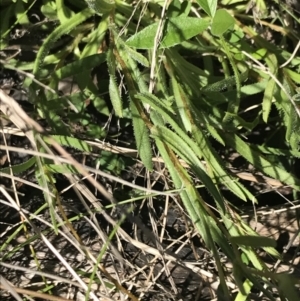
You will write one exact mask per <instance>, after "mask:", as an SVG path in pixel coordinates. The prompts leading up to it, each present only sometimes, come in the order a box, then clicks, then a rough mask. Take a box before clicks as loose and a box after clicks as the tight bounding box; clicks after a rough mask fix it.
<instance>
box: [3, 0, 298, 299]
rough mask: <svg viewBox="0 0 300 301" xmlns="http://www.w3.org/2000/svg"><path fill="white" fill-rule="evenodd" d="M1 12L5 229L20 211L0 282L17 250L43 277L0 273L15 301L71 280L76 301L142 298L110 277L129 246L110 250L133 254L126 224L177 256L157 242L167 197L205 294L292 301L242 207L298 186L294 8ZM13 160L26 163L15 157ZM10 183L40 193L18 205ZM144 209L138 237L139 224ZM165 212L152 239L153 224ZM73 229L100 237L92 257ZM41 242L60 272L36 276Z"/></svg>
mask: <svg viewBox="0 0 300 301" xmlns="http://www.w3.org/2000/svg"><path fill="white" fill-rule="evenodd" d="M0 9H1V16H2V18H1V20H0V26H1V49H0V51H1V52H0V55H1V61H0V63H1V66H2V71H3V72H2V74H4V73H5V72H8V70H10V71H11V72H13V73H9V74H13V75H12V78H14V81H13V84H12V85H10V86H9V87H7V86H5V79H3V83H2V87H1V89H2V90H1V94H0V97H1V107H0V108H1V111H2V114H3V115H1V121H2V123H3V128H2V132H3V139H2V140H3V143H2V146H1V150H4V156H5V157H4V160H3V162H2V163H1V164H2V165H3V167H2V168H1V169H0V172H1V175H2V176H3V178H6V179H10V180H11V182H10V184H7V183H6V185H11V188H12V190H11V191H12V192H11V193H8V192H7V191H6V190H5V189H4V188H2V187H1V193H2V197H1V206H3V208H6V209H5V210H7V209H8V208H10V209H9V210H8V213H7V215H6V217H9V219H10V218H11V216H13V215H15V214H16V213H18V215H19V222H18V223H17V224H16V225H10V222H8V221H7V228H6V230H5V231H4V232H3V233H4V234H3V235H1V236H0V237H1V245H0V252H1V253H0V254H1V261H0V266H1V269H3V271H4V270H5V273H8V275H9V272H8V271H12V270H14V269H16V270H18V269H19V268H20V267H16V266H17V265H16V261H17V259H16V257H17V256H19V255H18V254H19V253H18V252H20V251H21V252H23V251H24V250H25V248H29V252H30V254H31V255H30V256H32V257H33V258H34V262H35V270H36V271H35V273H36V275H39V277H40V279H41V280H42V281H41V283H42V284H41V283H39V284H38V285H36V289H32V290H31V289H30V288H25V286H24V285H23V284H20V283H19V282H14V281H13V277H14V276H11V277H10V276H8V279H9V280H10V281H11V282H12V283H13V284H8V282H7V280H5V279H4V277H2V278H3V279H2V280H3V281H2V280H1V281H2V282H1V288H2V289H5V290H6V291H7V292H10V293H11V295H13V296H14V297H15V298H16V299H17V300H18V298H20V295H21V294H24V295H26V296H32V297H39V298H44V299H47V298H48V299H49V300H50V298H52V297H53V298H56V297H54V296H52V295H57V294H60V295H61V296H66V295H64V291H63V288H66V287H68V285H71V286H72V287H76V286H77V287H79V288H80V290H81V291H82V292H83V297H82V298H83V299H82V300H84V298H85V300H89V299H93V300H102V297H103V296H104V295H105V296H107V297H113V298H117V297H116V296H117V295H116V294H125V295H126V296H128V297H129V298H131V299H132V300H143V298H145V297H144V296H146V295H147V293H148V291H147V289H145V291H143V290H141V289H140V288H139V285H140V284H138V281H137V280H136V282H135V284H133V285H132V282H134V280H128V279H129V278H126V276H128V272H127V274H126V273H125V272H124V271H123V272H124V275H125V276H124V279H121V278H120V276H119V275H118V274H119V271H118V269H120V266H119V265H121V266H123V267H124V258H126V254H125V253H126V252H124V253H122V252H121V251H123V250H122V248H121V247H119V248H117V247H116V244H117V242H120V241H123V242H124V241H127V243H129V244H132V245H134V246H135V247H137V248H141V249H142V250H143V251H145V245H144V244H142V243H141V242H138V241H137V240H138V239H137V238H136V237H135V238H134V239H133V238H132V237H130V235H129V232H130V231H129V230H132V229H135V230H137V229H138V230H141V231H142V232H144V234H145V235H148V236H149V239H150V241H152V245H151V243H149V244H150V245H151V247H149V248H150V249H149V250H150V251H149V250H148V252H150V254H152V255H157V256H158V257H159V258H165V259H167V260H171V261H172V260H173V261H174V260H175V257H174V256H175V255H174V254H173V253H172V254H173V255H172V254H171V255H170V253H168V251H167V247H165V245H164V244H163V242H164V243H165V241H164V239H163V238H164V237H165V236H164V231H165V229H166V223H167V222H166V216H167V213H168V210H169V208H170V207H169V202H171V201H170V200H172V204H174V206H175V205H176V206H177V209H179V208H181V209H182V210H183V212H184V216H185V218H187V224H188V227H187V228H186V232H188V231H189V229H188V228H189V227H192V228H193V229H194V230H195V231H196V233H197V234H196V235H197V236H196V237H197V240H198V241H199V242H201V245H202V248H205V250H207V252H208V254H210V256H211V258H213V260H214V271H213V272H212V273H211V272H209V273H208V274H209V275H207V274H205V272H203V271H204V270H205V269H206V268H207V267H203V268H202V272H201V269H198V270H197V271H196V273H200V274H201V275H202V277H204V275H206V277H208V278H210V280H211V281H204V282H205V285H207V286H210V287H213V285H211V282H213V281H212V279H213V280H214V281H216V283H218V289H215V293H214V294H216V295H217V296H218V298H219V300H237V301H238V300H250V299H251V298H252V296H253V295H258V294H259V293H261V294H262V295H264V297H265V298H267V299H268V300H276V298H280V300H298V299H299V296H298V293H297V285H298V284H299V283H298V284H297V280H296V279H294V278H293V277H292V276H291V275H288V274H287V273H284V274H279V273H276V271H274V270H272V268H270V266H269V265H268V264H267V262H266V261H265V260H264V259H263V258H262V257H261V256H260V255H259V250H264V252H265V254H268V255H269V256H271V257H273V258H276V259H280V258H281V259H282V257H281V255H280V254H279V252H278V250H276V248H275V247H276V242H275V240H274V239H272V238H267V237H261V236H259V234H257V233H256V232H255V229H252V228H250V227H249V225H248V224H247V222H246V221H245V220H244V219H243V218H242V217H241V214H242V212H241V211H240V210H239V209H240V208H241V207H244V206H246V205H247V204H248V206H249V207H251V206H253V204H257V203H258V197H259V196H260V191H258V190H257V186H253V185H249V181H250V182H251V183H256V182H259V183H260V184H262V185H265V186H266V185H267V187H270V185H271V186H272V185H273V187H274V185H275V184H274V183H276V185H278V186H285V187H289V189H290V190H289V191H292V193H290V195H289V197H290V200H291V201H296V199H297V191H299V189H300V179H299V178H298V177H297V170H295V168H294V166H296V164H297V158H299V157H300V151H299V143H300V135H299V133H300V110H299V101H300V98H299V95H300V94H299V89H298V86H299V84H300V56H299V48H300V42H299V41H300V36H299V27H300V22H299V15H300V13H299V7H298V6H297V1H296V2H295V3H293V2H291V1H287V3H285V2H284V1H267V0H265V1H263V0H255V1H234V0H220V1H217V0H197V1H186V0H182V1H181V0H174V1H167V0H166V1H148V2H143V1H131V0H127V1H121V0H116V1H113V0H94V1H91V0H89V1H88V0H86V1H84V0H76V1H67V0H65V1H62V0H56V1H54V0H44V1H34V0H32V1H21V0H18V1H2V2H1V4H0ZM16 90H18V91H21V90H22V91H23V93H24V95H25V101H24V100H23V101H21V100H20V96H19V95H17V94H16V93H15V92H16ZM24 102H25V103H27V105H24ZM4 120H5V122H4ZM12 128H18V129H19V130H20V131H19V132H18V133H17V134H18V135H19V136H18V137H19V138H17V139H21V138H20V135H22V134H23V135H25V137H26V141H27V142H26V143H28V141H29V143H30V146H29V150H28V149H27V150H26V149H24V148H23V146H21V148H16V147H14V145H13V143H11V142H10V139H11V136H4V134H6V135H8V134H9V135H15V134H16V132H13V130H12ZM256 134H257V135H259V138H257V135H256ZM7 139H8V140H7ZM17 141H19V140H17ZM16 151H18V152H19V153H26V154H27V155H28V157H26V158H25V159H26V160H25V159H24V158H23V157H22V158H23V159H24V160H23V159H22V160H21V161H20V162H14V159H13V157H11V155H10V154H12V153H13V152H16ZM235 158H238V159H239V161H238V162H241V163H240V164H239V165H237V164H236V163H235ZM245 172H247V175H248V178H247V177H246V176H245ZM138 173H139V177H138V175H137V174H138ZM28 174H29V175H28ZM298 176H299V173H298ZM20 178H22V179H23V183H25V185H32V187H34V189H36V191H38V190H40V191H42V192H43V194H42V195H41V197H40V200H39V201H38V202H37V203H38V204H39V205H38V206H35V208H34V207H30V209H28V207H26V206H27V203H28V202H29V201H27V203H26V202H25V203H26V205H24V204H25V203H24V201H20V200H19V196H18V187H19V186H20V185H19V184H18V183H21V182H20V181H22V179H21V180H20ZM125 178H126V180H125ZM25 179H27V180H29V181H27V182H24V180H25ZM66 179H67V180H68V181H69V182H70V184H71V186H72V189H73V190H74V191H75V194H74V195H72V198H73V201H72V202H74V197H76V199H77V200H78V201H77V202H75V203H76V204H75V205H74V204H73V203H72V204H71V205H70V204H69V203H68V202H67V201H66V199H65V197H64V193H65V192H66V191H67V190H69V189H70V187H67V188H66V187H64V188H61V187H60V185H59V184H60V183H59V182H60V181H65V180H66ZM245 180H247V181H245ZM271 182H272V184H270V183H271ZM268 185H269V186H268ZM265 186H264V187H265ZM259 187H261V186H259ZM26 189H28V187H27V188H26ZM26 189H25V192H26V193H28V190H26ZM94 191H97V192H96V196H95V192H94ZM25 195H26V194H25ZM5 199H6V201H5ZM41 199H42V200H41ZM99 199H101V201H99ZM141 200H143V202H142V204H141V203H140V201H141ZM87 201H88V202H87ZM78 203H79V204H80V206H79V204H78ZM31 204H32V202H31ZM128 204H129V205H128ZM143 204H147V205H145V206H147V210H146V211H147V212H146V215H147V216H150V220H151V221H152V223H151V226H152V228H153V229H152V230H151V231H150V230H149V225H147V223H145V222H144V223H143V222H142V220H141V219H140V218H139V217H138V214H142V213H141V212H144V211H143V210H142V209H141V208H142V207H143ZM162 204H163V205H162ZM268 205H269V206H271V205H273V204H271V203H269V204H268ZM74 206H75V207H74ZM76 206H79V207H78V208H77V207H76ZM164 206H165V209H164V213H162V212H160V215H161V216H162V219H163V222H162V223H161V227H159V230H158V228H157V225H155V222H153V221H154V220H155V219H156V222H157V223H158V221H159V220H160V219H159V217H160V216H157V215H158V212H159V210H160V209H159V208H160V207H164ZM37 207H38V208H37ZM33 208H34V209H33ZM3 210H4V209H3ZM16 210H17V211H16ZM40 214H42V218H41V217H39V215H40ZM99 219H100V220H101V222H100V221H99ZM79 221H81V222H84V223H86V224H88V225H89V227H91V228H92V229H93V231H95V232H96V233H97V237H98V238H99V239H98V240H102V244H101V247H99V249H98V254H96V255H95V252H93V251H92V248H91V245H90V244H89V243H90V241H86V240H85V239H84V235H83V234H82V233H81V232H80V230H79V228H78V227H79V226H78V225H79V223H80V222H79ZM145 224H146V225H145ZM41 225H42V226H41ZM101 225H102V226H101ZM103 225H104V226H103ZM147 229H148V230H147ZM53 233H54V234H55V235H54V236H53ZM185 235H188V234H185ZM59 236H60V237H62V236H64V237H65V239H68V245H66V246H65V247H66V248H67V246H68V247H69V248H70V250H71V248H74V250H76V252H78V254H80V256H82V258H84V260H85V265H88V266H89V267H90V269H88V270H87V269H84V268H83V267H82V266H76V267H74V266H72V264H70V262H68V260H67V258H64V256H63V255H61V254H63V252H62V245H61V244H60V245H59V246H60V247H58V246H56V247H53V245H55V243H54V238H53V237H59ZM176 239H179V238H178V237H177V238H176ZM12 242H14V243H12ZM16 242H17V243H16ZM41 242H43V243H44V244H45V248H47V252H50V254H51V256H52V255H53V254H54V257H55V258H56V260H57V259H58V260H59V262H60V265H62V266H64V268H65V271H64V273H65V274H63V275H53V274H51V275H52V276H51V275H50V274H49V273H45V268H44V266H43V263H42V260H41V259H40V257H39V255H38V252H37V250H38V249H39V243H41ZM190 244H191V245H192V244H193V243H192V242H191V241H190ZM22 250H23V251H22ZM72 250H73V249H72ZM72 252H75V251H72ZM109 252H111V253H112V254H113V256H114V259H111V261H112V262H113V261H114V260H117V261H118V266H117V265H114V268H115V269H116V270H113V271H111V270H108V269H107V267H106V265H105V260H106V259H105V258H106V256H108V255H107V254H108V253H109ZM60 253H61V254H60ZM124 254H125V255H124ZM127 255H128V253H127ZM224 258H226V261H227V263H228V262H230V264H231V269H230V271H228V265H227V263H226V264H225V263H224ZM104 259H105V260H104ZM9 262H11V263H12V264H15V267H13V266H11V265H9V264H8V263H9ZM82 262H83V260H82ZM164 264H165V265H164V266H163V267H164V268H165V269H166V275H169V276H170V275H171V276H170V277H172V272H170V271H169V272H168V268H167V266H166V262H165V263H164ZM24 266H25V267H26V269H27V272H29V270H30V268H29V267H28V266H26V265H24ZM128 267H130V269H133V267H132V266H131V265H130V264H129V265H128ZM188 267H189V268H191V266H190V265H189V266H188ZM23 268H24V267H23ZM130 273H133V272H132V270H131V272H130ZM168 273H169V274H168ZM12 275H15V274H13V273H12ZM154 275H155V273H154ZM59 276H62V277H60V278H59ZM51 277H52V278H51ZM63 277H64V278H63ZM71 277H72V279H73V280H72V281H70V280H69V279H71ZM155 277H156V276H155ZM50 279H52V280H51V281H50ZM126 279H127V281H126ZM130 279H131V278H130ZM134 279H137V278H134ZM155 279H156V278H155ZM53 280H54V282H53ZM55 281H56V282H55ZM169 281H170V283H171V287H172V289H171V292H172V293H171V296H172V298H173V299H174V300H179V299H180V298H181V297H178V296H179V295H178V294H179V293H178V291H177V290H176V285H175V284H174V283H173V284H172V281H171V280H169ZM57 282H59V283H61V288H59V289H58V288H57V287H56V288H55V285H54V284H53V283H57ZM26 285H27V284H26ZM152 285H153V286H154V287H155V285H156V284H155V281H154V284H152ZM96 286H97V287H98V286H99V287H101V289H98V290H97V289H96V288H95V287H96ZM60 289H61V290H60ZM156 290H157V288H156ZM258 292H259V293H258ZM160 293H161V292H160ZM101 294H102V295H101ZM176 294H177V295H176ZM46 295H47V296H46ZM17 296H18V297H17ZM221 296H222V298H221ZM103 298H104V297H103ZM153 298H154V297H153ZM169 298H170V296H169ZM182 298H183V299H184V298H185V296H183V297H182ZM194 298H195V297H194ZM209 298H212V296H210V297H209ZM249 298H250V299H249ZM28 299H29V297H28ZM74 299H75V297H74ZM53 300H54V299H53ZM55 300H57V299H55ZM76 300H77V299H76ZM78 300H81V299H79V297H78ZM151 300H155V299H151ZM199 300H201V297H200V299H199Z"/></svg>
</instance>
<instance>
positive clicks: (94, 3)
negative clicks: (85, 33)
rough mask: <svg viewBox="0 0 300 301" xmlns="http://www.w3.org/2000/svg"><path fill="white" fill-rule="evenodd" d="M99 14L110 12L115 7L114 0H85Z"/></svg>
mask: <svg viewBox="0 0 300 301" xmlns="http://www.w3.org/2000/svg"><path fill="white" fill-rule="evenodd" d="M84 1H85V2H86V3H87V5H88V6H89V8H90V9H92V10H94V11H95V12H96V13H98V14H104V13H109V12H111V11H112V10H113V9H114V8H115V5H116V4H115V1H114V0H84Z"/></svg>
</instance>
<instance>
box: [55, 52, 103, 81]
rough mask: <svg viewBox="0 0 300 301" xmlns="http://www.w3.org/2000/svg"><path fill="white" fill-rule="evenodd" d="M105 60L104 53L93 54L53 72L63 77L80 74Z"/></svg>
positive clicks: (56, 75) (58, 76)
mask: <svg viewBox="0 0 300 301" xmlns="http://www.w3.org/2000/svg"><path fill="white" fill-rule="evenodd" d="M105 60H106V54H104V53H100V54H98V53H97V54H93V55H90V56H87V57H85V58H82V59H80V60H77V61H74V62H72V63H70V64H67V65H65V66H63V67H62V68H60V69H58V70H57V71H56V72H54V77H57V78H58V79H63V78H67V77H69V76H73V75H76V74H80V73H82V72H84V71H90V70H92V69H93V68H94V67H96V66H98V65H101V64H102V63H103V62H105Z"/></svg>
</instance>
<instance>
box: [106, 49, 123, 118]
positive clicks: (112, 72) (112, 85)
mask: <svg viewBox="0 0 300 301" xmlns="http://www.w3.org/2000/svg"><path fill="white" fill-rule="evenodd" d="M107 66H108V72H109V86H108V91H109V97H110V101H111V104H112V106H113V108H114V110H115V114H116V115H117V116H118V117H123V104H122V98H121V95H120V91H119V88H118V85H117V82H116V65H115V58H114V55H113V50H112V49H111V48H110V49H109V50H108V52H107Z"/></svg>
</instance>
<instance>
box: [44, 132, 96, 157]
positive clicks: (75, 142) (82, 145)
mask: <svg viewBox="0 0 300 301" xmlns="http://www.w3.org/2000/svg"><path fill="white" fill-rule="evenodd" d="M50 138H51V139H53V140H55V141H56V142H57V143H58V144H60V145H63V146H66V147H71V148H75V149H78V150H80V151H83V152H89V153H90V152H92V148H91V146H89V145H88V144H87V143H86V142H85V141H83V140H80V139H77V138H73V137H68V136H61V135H52V136H51V137H50ZM50 138H49V137H43V139H44V140H45V142H46V143H49V144H51V143H52V142H51V139H50Z"/></svg>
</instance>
